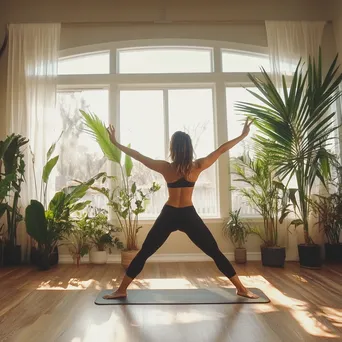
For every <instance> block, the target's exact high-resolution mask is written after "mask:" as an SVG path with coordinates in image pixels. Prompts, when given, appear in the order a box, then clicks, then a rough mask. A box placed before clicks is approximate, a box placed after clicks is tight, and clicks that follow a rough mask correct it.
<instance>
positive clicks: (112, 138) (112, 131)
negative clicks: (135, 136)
mask: <svg viewBox="0 0 342 342" xmlns="http://www.w3.org/2000/svg"><path fill="white" fill-rule="evenodd" d="M107 132H108V134H109V139H110V141H111V142H112V143H113V144H115V143H116V138H115V128H114V126H113V125H109V127H108V128H107Z"/></svg>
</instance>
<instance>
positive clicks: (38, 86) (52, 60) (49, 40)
mask: <svg viewBox="0 0 342 342" xmlns="http://www.w3.org/2000/svg"><path fill="white" fill-rule="evenodd" d="M59 40H60V24H11V25H10V26H9V54H8V74H7V121H6V132H7V134H11V133H17V134H21V135H23V136H25V137H27V138H28V139H29V140H30V141H29V146H30V148H31V150H32V151H33V153H34V155H35V168H36V174H37V178H38V179H39V178H40V177H41V172H42V167H43V165H44V162H45V156H46V152H47V149H48V148H49V142H50V140H51V136H52V135H53V127H52V128H51V131H50V130H49V131H47V130H46V127H49V125H47V122H48V121H49V120H50V119H51V118H52V116H53V115H55V107H56V86H57V66H58V51H59ZM25 152H26V153H25V162H26V183H25V184H24V185H23V187H22V193H21V207H22V209H23V210H24V208H25V207H26V206H27V204H28V203H29V201H30V200H31V199H32V198H36V191H35V181H34V172H33V165H32V158H31V154H30V152H29V148H27V149H26V151H25ZM18 240H19V241H18V243H19V244H21V246H22V255H23V259H24V260H27V259H28V258H29V251H30V243H29V239H28V237H27V235H26V232H25V227H24V226H23V224H21V225H20V227H19V228H18Z"/></svg>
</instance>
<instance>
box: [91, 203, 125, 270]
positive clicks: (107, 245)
mask: <svg viewBox="0 0 342 342" xmlns="http://www.w3.org/2000/svg"><path fill="white" fill-rule="evenodd" d="M90 208H91V209H92V211H93V212H94V216H88V222H87V230H88V236H89V243H90V248H91V249H90V252H89V259H90V262H91V263H92V264H105V263H107V259H108V253H107V249H109V253H111V247H113V246H115V247H116V248H118V249H122V248H123V244H122V242H121V241H120V239H119V238H118V237H116V236H113V233H115V232H117V231H118V229H115V227H114V226H113V225H112V224H110V223H109V222H108V215H107V214H108V212H107V210H105V209H99V208H93V207H90Z"/></svg>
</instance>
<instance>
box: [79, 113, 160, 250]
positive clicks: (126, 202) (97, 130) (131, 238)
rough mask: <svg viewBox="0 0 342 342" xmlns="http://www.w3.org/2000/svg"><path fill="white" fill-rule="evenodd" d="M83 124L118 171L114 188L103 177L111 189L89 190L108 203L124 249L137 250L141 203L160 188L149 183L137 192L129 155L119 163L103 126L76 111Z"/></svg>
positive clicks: (142, 209)
mask: <svg viewBox="0 0 342 342" xmlns="http://www.w3.org/2000/svg"><path fill="white" fill-rule="evenodd" d="M80 112H81V114H82V116H83V119H84V124H85V127H86V128H85V131H86V132H87V133H88V134H90V135H91V136H92V137H93V138H94V139H95V140H96V141H97V143H98V144H99V146H100V147H101V149H102V151H103V153H104V155H105V156H106V157H107V158H108V159H109V160H110V161H112V162H114V163H115V164H116V165H117V166H118V167H119V169H120V173H121V182H120V184H119V185H118V183H117V179H116V178H115V177H104V179H103V183H104V182H105V181H106V180H107V179H109V180H111V181H112V187H111V189H110V188H105V187H102V188H100V187H92V189H94V190H96V191H99V192H100V193H102V194H103V195H104V196H105V197H106V198H107V200H108V205H109V206H110V207H111V208H112V210H113V212H114V213H115V215H116V218H117V220H118V222H119V225H120V228H121V229H122V231H123V233H124V235H125V239H126V249H127V250H137V249H138V246H137V234H138V232H139V229H140V228H141V226H139V215H140V214H142V213H143V212H144V211H145V208H146V207H145V204H146V201H147V200H148V196H149V195H150V194H152V193H154V192H156V191H158V190H159V189H160V186H159V185H158V184H156V183H154V182H153V184H152V186H151V187H150V188H149V189H148V190H147V191H145V190H143V189H138V188H137V185H136V183H135V182H132V181H131V174H132V169H133V162H132V159H131V157H130V156H128V155H125V160H124V163H123V164H121V151H120V150H119V149H118V148H117V147H116V146H115V145H114V144H112V142H111V141H110V139H109V135H108V132H107V129H106V126H105V125H104V124H103V122H102V121H101V120H100V119H99V118H98V117H97V116H96V115H95V114H92V113H86V112H84V111H82V110H81V111H80Z"/></svg>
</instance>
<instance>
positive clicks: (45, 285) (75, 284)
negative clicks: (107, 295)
mask: <svg viewBox="0 0 342 342" xmlns="http://www.w3.org/2000/svg"><path fill="white" fill-rule="evenodd" d="M96 283H98V282H97V281H96V280H94V279H89V280H79V279H77V278H71V279H70V280H69V281H68V283H67V284H66V285H64V284H63V282H61V281H60V282H58V283H53V282H52V281H51V280H48V281H44V282H42V283H41V284H40V285H39V286H38V288H37V290H58V291H66V290H68V291H70V290H86V289H87V288H89V287H90V286H92V285H96ZM98 290H101V287H100V286H98Z"/></svg>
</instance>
